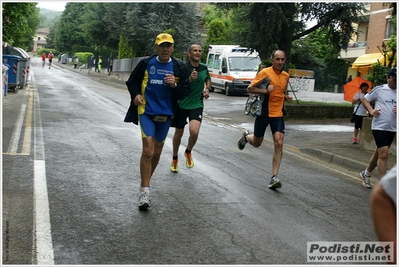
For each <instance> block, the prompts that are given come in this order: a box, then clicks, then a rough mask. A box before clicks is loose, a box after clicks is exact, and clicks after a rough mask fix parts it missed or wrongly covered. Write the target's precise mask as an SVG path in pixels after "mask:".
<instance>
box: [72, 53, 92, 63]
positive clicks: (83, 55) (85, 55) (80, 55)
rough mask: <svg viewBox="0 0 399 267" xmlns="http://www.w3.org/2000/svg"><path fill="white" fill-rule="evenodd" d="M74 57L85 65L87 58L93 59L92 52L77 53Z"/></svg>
mask: <svg viewBox="0 0 399 267" xmlns="http://www.w3.org/2000/svg"><path fill="white" fill-rule="evenodd" d="M75 56H77V57H78V59H79V62H81V63H87V62H88V61H89V58H91V57H93V56H94V54H93V53H92V52H77V53H75Z"/></svg>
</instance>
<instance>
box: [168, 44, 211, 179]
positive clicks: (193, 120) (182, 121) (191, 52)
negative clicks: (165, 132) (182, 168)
mask: <svg viewBox="0 0 399 267" xmlns="http://www.w3.org/2000/svg"><path fill="white" fill-rule="evenodd" d="M187 55H188V59H189V60H188V61H187V62H186V63H185V66H186V68H187V71H188V73H190V78H189V80H190V93H189V95H188V96H187V97H185V98H184V99H182V100H179V101H178V103H179V105H178V107H177V112H176V113H175V116H174V117H173V120H172V127H175V134H174V136H173V158H172V164H171V166H170V170H171V172H175V173H176V172H178V170H179V167H178V152H179V146H180V143H181V138H182V136H183V134H184V127H185V125H186V124H187V119H188V120H189V123H188V129H189V132H190V135H189V138H188V143H187V148H186V150H185V151H184V156H185V158H186V166H187V168H192V167H194V160H193V158H192V156H191V152H192V150H193V148H194V145H195V144H196V142H197V140H198V135H199V130H200V127H201V122H202V113H203V111H204V101H203V99H204V98H205V99H208V98H209V93H210V91H211V89H210V88H211V86H212V83H211V77H210V75H209V71H208V67H207V66H206V65H205V64H203V63H201V62H200V61H201V55H202V48H201V46H200V45H199V44H192V45H191V46H190V47H189V49H188V52H187Z"/></svg>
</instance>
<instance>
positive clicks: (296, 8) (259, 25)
mask: <svg viewBox="0 0 399 267" xmlns="http://www.w3.org/2000/svg"><path fill="white" fill-rule="evenodd" d="M217 6H219V7H223V8H224V9H227V10H231V9H232V8H233V9H235V10H236V12H235V13H234V14H235V21H234V26H235V27H233V29H234V31H235V40H236V42H237V43H239V44H241V45H242V46H247V47H252V48H255V49H256V50H257V51H258V52H259V54H260V57H261V58H262V59H265V58H267V57H268V56H269V55H270V53H271V52H272V51H273V50H274V49H276V48H279V49H282V50H284V51H285V52H286V54H287V62H288V63H289V62H290V55H291V48H292V44H293V41H295V40H298V39H300V38H302V37H304V36H306V35H308V34H309V33H311V32H313V31H315V30H317V29H318V28H321V29H325V30H326V37H327V38H326V40H325V43H329V44H330V45H331V46H333V47H335V48H337V49H341V48H343V49H345V48H346V47H347V45H348V43H349V40H350V39H351V36H352V34H354V33H355V30H354V28H353V27H352V22H359V21H361V20H362V17H360V14H361V11H363V10H364V4H362V3H346V2H345V3H344V2H334V3H331V2H328V3H327V2H300V3H294V2H281V3H273V2H265V3H239V4H234V3H233V4H231V3H218V4H217ZM309 20H313V21H316V25H315V26H314V27H312V28H311V29H308V30H306V27H305V26H306V22H307V21H309Z"/></svg>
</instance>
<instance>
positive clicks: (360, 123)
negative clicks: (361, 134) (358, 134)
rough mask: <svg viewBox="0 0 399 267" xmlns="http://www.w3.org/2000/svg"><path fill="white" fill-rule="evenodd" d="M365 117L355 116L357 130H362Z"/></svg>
mask: <svg viewBox="0 0 399 267" xmlns="http://www.w3.org/2000/svg"><path fill="white" fill-rule="evenodd" d="M363 118H364V117H363V116H359V115H355V129H362V126H363Z"/></svg>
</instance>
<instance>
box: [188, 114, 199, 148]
mask: <svg viewBox="0 0 399 267" xmlns="http://www.w3.org/2000/svg"><path fill="white" fill-rule="evenodd" d="M188 126H189V130H190V136H189V138H188V144H187V150H189V151H191V150H193V148H194V146H195V144H196V143H197V140H198V135H199V130H200V127H201V122H200V121H197V120H191V121H190V123H189V124H188Z"/></svg>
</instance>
